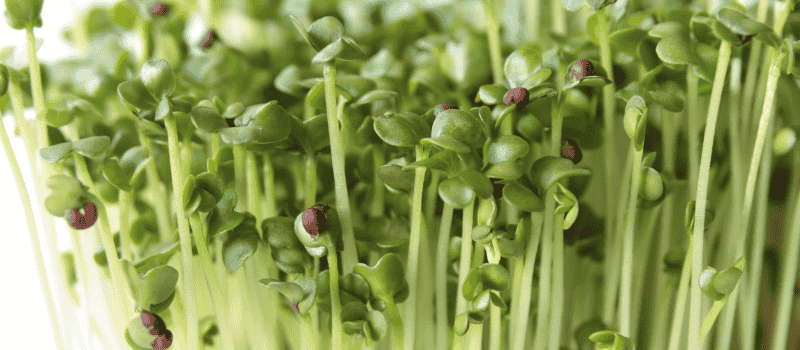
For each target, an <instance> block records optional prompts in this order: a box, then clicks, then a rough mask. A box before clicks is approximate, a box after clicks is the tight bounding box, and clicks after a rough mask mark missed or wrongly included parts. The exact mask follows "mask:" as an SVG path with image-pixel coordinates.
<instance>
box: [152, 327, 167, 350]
mask: <svg viewBox="0 0 800 350" xmlns="http://www.w3.org/2000/svg"><path fill="white" fill-rule="evenodd" d="M170 345H172V332H170V331H169V330H167V331H166V332H165V333H164V334H159V335H158V336H157V337H156V339H155V340H153V342H152V343H150V346H152V347H153V350H165V349H167V348H169V347H170Z"/></svg>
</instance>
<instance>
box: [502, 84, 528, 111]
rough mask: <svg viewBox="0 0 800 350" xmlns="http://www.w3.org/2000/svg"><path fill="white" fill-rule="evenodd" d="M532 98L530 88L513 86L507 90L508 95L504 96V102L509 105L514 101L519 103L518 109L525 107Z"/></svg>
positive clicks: (516, 103)
mask: <svg viewBox="0 0 800 350" xmlns="http://www.w3.org/2000/svg"><path fill="white" fill-rule="evenodd" d="M529 101H530V100H529V99H528V89H526V88H524V87H518V88H513V89H511V90H508V92H506V96H505V97H503V104H504V105H505V106H506V107H508V105H509V104H511V103H513V104H515V105H517V109H523V108H525V106H526V105H527V104H528V102H529Z"/></svg>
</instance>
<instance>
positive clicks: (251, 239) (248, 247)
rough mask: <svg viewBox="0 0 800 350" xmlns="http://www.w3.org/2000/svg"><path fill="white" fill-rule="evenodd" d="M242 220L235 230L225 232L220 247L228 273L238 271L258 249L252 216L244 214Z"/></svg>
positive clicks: (257, 238) (256, 233)
mask: <svg viewBox="0 0 800 350" xmlns="http://www.w3.org/2000/svg"><path fill="white" fill-rule="evenodd" d="M244 216H245V217H244V219H243V220H242V222H241V223H240V224H239V226H236V228H234V229H232V230H230V231H227V235H226V237H225V243H223V245H222V256H223V261H224V262H225V266H226V267H227V268H228V270H229V271H231V272H234V271H236V270H238V269H239V268H240V267H241V266H242V264H243V263H244V261H245V260H247V258H249V257H250V256H251V255H253V254H255V252H256V249H257V248H258V240H259V236H258V230H256V227H255V217H254V216H253V214H250V213H245V214H244Z"/></svg>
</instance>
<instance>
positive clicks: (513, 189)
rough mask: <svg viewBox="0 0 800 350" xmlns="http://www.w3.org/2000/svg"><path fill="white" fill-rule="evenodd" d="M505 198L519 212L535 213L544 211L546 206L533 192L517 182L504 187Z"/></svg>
mask: <svg viewBox="0 0 800 350" xmlns="http://www.w3.org/2000/svg"><path fill="white" fill-rule="evenodd" d="M503 198H505V199H506V201H508V202H509V203H511V205H513V206H514V207H516V208H517V209H518V210H521V211H527V212H533V211H542V210H544V204H543V203H542V200H541V199H539V197H538V196H536V194H534V193H533V191H531V190H529V189H528V188H527V187H525V186H523V185H522V184H520V183H519V182H517V181H512V182H509V183H507V184H506V185H505V186H503Z"/></svg>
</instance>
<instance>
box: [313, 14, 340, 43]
mask: <svg viewBox="0 0 800 350" xmlns="http://www.w3.org/2000/svg"><path fill="white" fill-rule="evenodd" d="M343 34H344V26H343V25H342V22H339V20H338V19H336V18H335V17H331V16H325V17H322V18H320V19H318V20H316V21H314V23H311V26H309V27H308V40H309V44H311V46H313V47H314V49H315V50H317V51H321V50H322V49H323V48H324V47H326V46H328V45H330V44H331V43H333V42H335V41H336V40H339V39H341V38H342V35H343Z"/></svg>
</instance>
